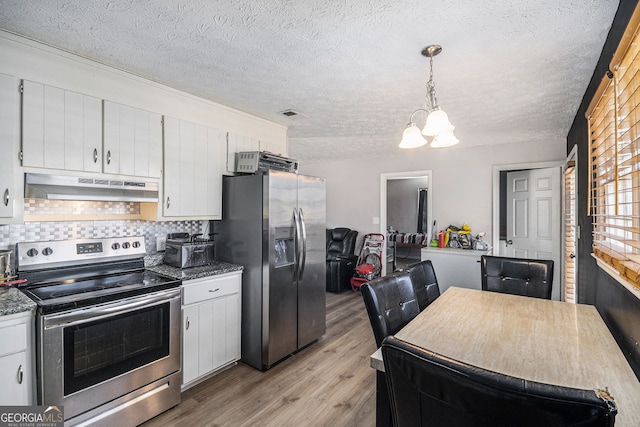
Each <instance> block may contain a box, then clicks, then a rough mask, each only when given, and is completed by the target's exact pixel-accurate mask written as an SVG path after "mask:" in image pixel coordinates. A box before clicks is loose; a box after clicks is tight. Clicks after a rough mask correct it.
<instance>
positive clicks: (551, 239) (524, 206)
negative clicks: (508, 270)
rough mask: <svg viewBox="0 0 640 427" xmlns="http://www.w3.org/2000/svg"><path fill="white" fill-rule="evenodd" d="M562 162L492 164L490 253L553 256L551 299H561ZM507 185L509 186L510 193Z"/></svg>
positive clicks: (539, 256) (530, 256)
mask: <svg viewBox="0 0 640 427" xmlns="http://www.w3.org/2000/svg"><path fill="white" fill-rule="evenodd" d="M563 165H564V161H558V162H541V163H526V164H515V165H499V166H494V167H493V236H492V244H493V255H497V256H515V257H519V258H533V259H536V258H545V259H553V261H554V265H555V268H554V275H553V277H554V278H553V283H554V285H553V291H552V299H554V300H560V299H561V295H562V292H561V290H562V288H563V286H562V283H561V280H562V277H563V276H562V268H563V265H562V263H561V255H560V254H561V251H560V246H561V241H562V236H561V229H562V228H561V221H562V220H561V211H560V209H561V199H562V190H561V185H560V176H561V167H562V166H563ZM508 179H510V182H509V183H508V182H507V181H508ZM507 188H509V189H510V190H511V191H510V195H509V196H508V194H507ZM508 197H510V200H509V201H508ZM507 217H509V218H510V219H509V220H507ZM507 224H508V225H509V227H508V226H507Z"/></svg>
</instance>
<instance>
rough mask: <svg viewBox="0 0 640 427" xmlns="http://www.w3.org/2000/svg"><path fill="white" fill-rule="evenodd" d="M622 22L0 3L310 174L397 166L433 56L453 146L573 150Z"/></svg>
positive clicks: (600, 11) (127, 0) (385, 8)
mask: <svg viewBox="0 0 640 427" xmlns="http://www.w3.org/2000/svg"><path fill="white" fill-rule="evenodd" d="M617 6H618V1H608V0H537V1H527V0H513V1H496V0H486V1H478V0H456V1H451V0H366V1H365V0H340V1H331V0H218V1H214V0H182V1H176V0H0V28H3V29H5V30H8V31H11V32H14V33H17V34H20V35H24V36H26V37H29V38H32V39H35V40H38V41H43V42H46V43H47V44H50V45H52V46H55V47H59V48H62V49H65V50H67V51H70V52H74V53H77V54H80V55H82V56H85V57H88V58H91V59H95V60H97V61H99V62H102V63H105V64H108V65H112V66H115V67H118V68H121V69H124V70H127V71H130V72H132V73H135V74H138V75H141V76H144V77H147V78H150V79H152V80H155V81H157V82H160V83H163V84H166V85H168V86H171V87H174V88H177V89H180V90H183V91H185V92H189V93H192V94H194V95H197V96H200V97H203V98H207V99H210V100H212V101H216V102H219V103H222V104H225V105H228V106H231V107H234V108H236V109H239V110H242V111H246V112H248V113H251V114H255V115H257V116H260V117H264V118H266V119H269V120H273V121H276V122H279V123H281V124H284V125H286V126H288V127H289V130H288V137H289V143H290V155H291V156H292V157H295V158H298V159H300V160H315V159H331V158H343V157H344V156H362V155H366V156H384V155H389V154H393V153H396V152H398V151H399V150H400V149H399V148H397V145H398V143H399V140H400V138H401V135H402V131H403V130H404V127H405V124H406V122H407V121H408V118H409V115H410V114H411V112H412V111H414V110H415V109H417V108H421V107H424V102H425V94H426V87H425V86H426V81H427V80H428V65H429V62H428V59H426V58H424V57H423V56H421V55H420V51H421V50H422V48H423V47H425V46H426V45H429V44H440V45H442V46H443V52H442V53H441V54H440V55H439V56H437V57H436V58H434V80H435V83H436V90H437V95H438V102H439V104H440V106H441V107H442V109H444V110H445V111H446V112H447V113H448V114H449V118H450V120H451V122H452V123H453V124H454V125H455V126H456V131H455V132H456V135H457V137H458V138H459V139H460V144H461V146H465V145H466V146H472V145H485V144H500V143H509V142H521V141H531V142H535V141H539V140H547V139H558V138H564V137H566V134H567V132H568V130H569V127H570V126H571V123H572V121H573V118H574V116H575V114H576V111H577V108H578V106H579V103H580V101H581V98H582V95H583V94H584V91H585V89H586V86H587V84H588V82H589V80H590V78H591V74H592V73H593V70H594V67H595V64H596V62H597V59H598V57H599V55H600V51H601V49H602V46H603V44H604V40H605V38H606V35H607V32H608V30H609V27H610V25H611V22H612V20H613V16H614V14H615V11H616V9H617ZM287 109H293V110H295V111H297V112H299V113H301V114H303V115H304V116H305V117H298V118H297V119H295V120H291V119H287V118H285V117H284V116H282V115H280V114H279V112H281V111H283V110H287ZM417 120H418V121H420V120H424V118H422V117H420V116H417Z"/></svg>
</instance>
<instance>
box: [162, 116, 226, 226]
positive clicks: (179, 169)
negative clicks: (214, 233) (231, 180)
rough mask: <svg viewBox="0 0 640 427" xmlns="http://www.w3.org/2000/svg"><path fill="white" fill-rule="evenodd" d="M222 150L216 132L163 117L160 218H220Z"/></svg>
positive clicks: (222, 145)
mask: <svg viewBox="0 0 640 427" xmlns="http://www.w3.org/2000/svg"><path fill="white" fill-rule="evenodd" d="M224 148H225V147H224V144H223V141H222V134H221V132H220V131H219V130H218V129H215V128H211V127H207V126H204V125H200V124H196V123H192V122H188V121H185V120H180V119H176V118H173V117H167V116H165V118H164V198H163V205H162V216H164V217H194V218H201V219H220V218H222V173H223V171H224V153H225V152H224Z"/></svg>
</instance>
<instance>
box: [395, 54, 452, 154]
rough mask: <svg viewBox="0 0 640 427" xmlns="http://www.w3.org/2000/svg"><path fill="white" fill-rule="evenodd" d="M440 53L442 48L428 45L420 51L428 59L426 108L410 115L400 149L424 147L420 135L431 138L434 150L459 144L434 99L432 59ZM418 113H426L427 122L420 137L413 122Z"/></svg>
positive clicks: (423, 140)
mask: <svg viewBox="0 0 640 427" xmlns="http://www.w3.org/2000/svg"><path fill="white" fill-rule="evenodd" d="M440 52H442V47H441V46H439V45H429V46H427V47H425V48H424V49H422V55H424V56H426V57H427V58H429V81H428V82H427V100H426V105H427V108H426V109H424V108H420V109H418V110H416V111H414V112H413V113H412V114H411V117H410V119H409V124H408V125H407V128H406V129H405V130H404V132H403V134H402V141H401V142H400V145H399V147H400V148H416V147H420V146H422V145H425V144H426V143H427V141H426V140H425V138H424V137H423V136H422V135H425V136H428V137H433V140H432V141H431V147H434V148H441V147H451V146H452V145H455V144H457V143H458V142H460V141H458V138H456V137H455V135H454V134H453V130H454V129H455V127H454V126H453V125H452V124H451V122H450V121H449V117H448V116H447V113H445V112H444V110H442V109H441V108H440V107H439V106H438V100H437V98H436V86H435V83H434V82H433V57H434V56H436V55H437V54H439V53H440ZM418 111H425V112H426V113H427V122H426V124H425V126H424V128H423V129H422V135H420V132H419V129H418V127H417V126H416V125H415V123H414V122H413V116H414V115H415V114H416V113H417V112H418Z"/></svg>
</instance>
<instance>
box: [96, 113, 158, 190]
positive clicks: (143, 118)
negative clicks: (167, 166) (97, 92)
mask: <svg viewBox="0 0 640 427" xmlns="http://www.w3.org/2000/svg"><path fill="white" fill-rule="evenodd" d="M102 162H103V164H102V167H103V171H104V172H105V173H112V174H117V175H131V176H139V177H151V178H160V176H161V174H162V116H160V115H159V114H155V113H151V112H148V111H144V110H140V109H137V108H133V107H129V106H127V105H122V104H118V103H115V102H111V101H104V157H103V160H102Z"/></svg>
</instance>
